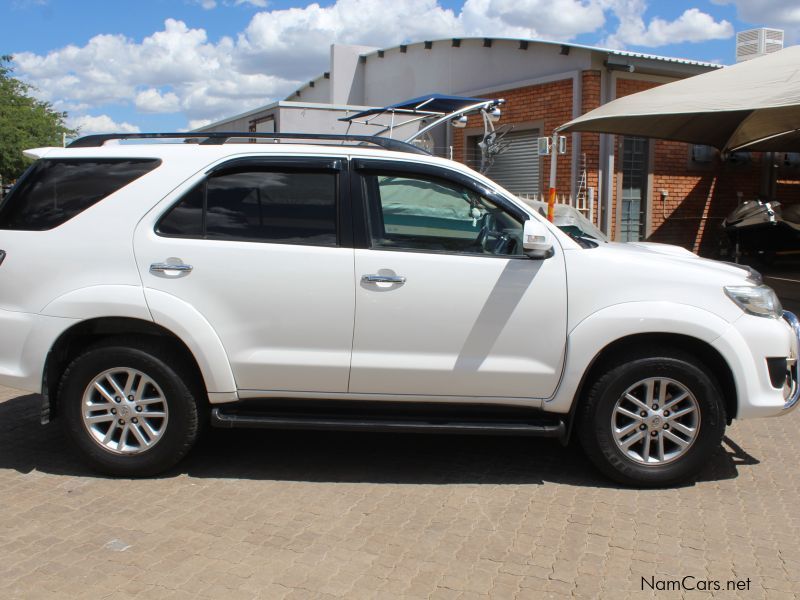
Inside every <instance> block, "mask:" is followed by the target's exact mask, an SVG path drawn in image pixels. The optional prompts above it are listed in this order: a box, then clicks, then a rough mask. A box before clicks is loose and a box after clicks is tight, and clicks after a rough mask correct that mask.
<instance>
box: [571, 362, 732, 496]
mask: <svg viewBox="0 0 800 600" xmlns="http://www.w3.org/2000/svg"><path fill="white" fill-rule="evenodd" d="M627 358H628V360H620V361H617V362H616V363H613V364H611V365H610V366H609V367H608V368H607V369H606V370H605V372H604V373H603V374H601V375H600V376H599V377H598V378H597V379H596V380H595V381H594V383H593V384H592V385H591V387H590V389H589V393H588V394H587V396H586V398H585V400H584V402H583V404H582V407H581V408H582V410H581V411H580V414H579V418H580V423H579V435H580V441H581V444H582V445H583V447H584V449H585V451H586V453H587V455H588V456H589V458H590V459H591V460H592V461H593V462H594V463H595V464H596V465H597V466H598V467H599V468H600V470H601V471H603V472H604V473H605V474H606V475H608V476H609V477H611V478H612V479H615V480H616V481H619V482H622V483H625V484H629V485H638V486H662V485H671V484H674V483H678V482H680V481H683V480H686V479H689V478H691V477H693V476H694V475H696V474H697V473H698V472H699V471H700V469H701V468H702V467H703V466H704V464H705V463H706V462H707V460H708V457H709V456H710V455H711V453H712V452H714V450H715V449H716V448H717V447H718V446H719V444H720V442H721V440H722V435H723V433H724V431H725V409H724V405H723V402H722V398H721V394H720V392H719V388H718V386H717V385H716V383H715V381H714V379H713V377H712V376H711V375H710V374H709V373H708V372H707V371H706V370H705V369H704V368H702V367H701V366H698V361H696V360H695V359H694V358H693V357H691V356H689V355H685V354H683V353H680V352H678V351H675V352H672V353H670V354H669V355H667V356H657V357H655V356H654V357H636V356H629V357H627Z"/></svg>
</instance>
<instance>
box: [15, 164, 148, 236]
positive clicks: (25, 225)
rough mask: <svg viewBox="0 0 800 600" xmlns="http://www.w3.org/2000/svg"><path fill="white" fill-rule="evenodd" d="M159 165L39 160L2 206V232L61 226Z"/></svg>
mask: <svg viewBox="0 0 800 600" xmlns="http://www.w3.org/2000/svg"><path fill="white" fill-rule="evenodd" d="M159 163H160V161H159V160H153V159H108V160H97V159H52V160H46V159H45V160H40V161H38V162H37V163H35V164H34V165H33V166H32V167H31V168H30V169H29V170H28V172H27V173H26V174H25V175H24V176H23V178H22V179H20V181H19V183H18V184H17V186H16V187H15V188H14V190H13V191H12V192H11V194H9V195H8V196H7V197H6V198H5V199H4V201H3V203H2V205H0V229H23V230H28V231H43V230H45V229H53V228H54V227H58V226H59V225H61V224H62V223H65V222H66V221H68V220H69V219H71V218H72V217H74V216H75V215H78V214H80V213H81V212H83V211H84V210H86V209H87V208H89V207H90V206H92V205H94V204H97V203H98V202H100V200H102V199H103V198H105V197H106V196H109V195H110V194H113V193H114V192H116V191H117V190H119V189H121V188H123V187H125V186H126V185H128V184H129V183H131V182H132V181H134V180H135V179H138V178H139V177H141V176H142V175H144V174H145V173H147V172H149V171H151V170H153V169H155V168H156V167H157V166H158V165H159Z"/></svg>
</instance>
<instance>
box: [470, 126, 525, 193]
mask: <svg viewBox="0 0 800 600" xmlns="http://www.w3.org/2000/svg"><path fill="white" fill-rule="evenodd" d="M481 137H482V136H474V137H472V138H471V140H472V157H471V159H472V160H470V161H469V164H470V166H471V167H472V168H474V169H476V170H478V169H479V168H480V165H481V151H480V148H478V142H479V141H480V140H481ZM538 137H539V130H538V129H525V130H523V131H509V132H508V133H506V135H505V136H504V137H503V142H504V143H506V144H508V147H507V148H506V149H505V150H504V151H503V152H502V153H501V154H498V155H497V156H495V158H494V162H493V163H492V166H491V167H489V170H488V171H486V173H485V175H486V176H487V177H488V178H490V179H491V180H493V181H496V182H497V183H499V184H500V185H501V186H503V187H504V188H506V189H507V190H508V191H510V192H511V193H513V194H524V195H528V196H533V195H536V194H537V193H538V192H539V190H541V187H540V186H539V162H540V161H539V149H538V141H537V140H538Z"/></svg>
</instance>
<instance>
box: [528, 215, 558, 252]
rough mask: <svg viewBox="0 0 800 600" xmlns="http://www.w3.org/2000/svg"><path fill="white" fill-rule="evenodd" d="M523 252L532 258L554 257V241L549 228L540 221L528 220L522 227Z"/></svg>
mask: <svg viewBox="0 0 800 600" xmlns="http://www.w3.org/2000/svg"><path fill="white" fill-rule="evenodd" d="M522 251H523V252H524V253H525V254H526V255H527V256H530V257H531V258H549V257H551V256H552V255H553V239H552V236H551V235H550V231H549V230H548V229H547V226H546V225H545V224H544V223H542V222H540V221H539V220H538V219H528V220H527V221H525V224H524V225H523V227H522Z"/></svg>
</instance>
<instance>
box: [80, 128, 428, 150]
mask: <svg viewBox="0 0 800 600" xmlns="http://www.w3.org/2000/svg"><path fill="white" fill-rule="evenodd" d="M234 138H236V139H242V138H244V139H248V140H257V139H267V140H273V141H274V142H275V143H276V144H277V143H280V140H309V141H336V142H342V144H344V143H345V142H352V143H357V144H374V145H375V146H380V147H381V148H384V149H386V150H394V151H396V152H410V153H413V154H429V152H427V151H425V150H423V149H422V148H419V147H418V146H414V145H413V144H408V143H406V142H401V141H399V140H393V139H391V138H385V137H378V136H374V135H350V134H334V133H255V132H250V131H209V132H206V133H201V132H188V133H102V134H97V135H86V136H84V137H80V138H78V139H76V140H73V141H72V142H70V143H69V144H68V145H67V148H97V147H99V146H102V145H103V144H105V143H106V142H108V141H111V140H161V139H183V140H187V141H188V140H201V141H200V142H199V144H200V145H208V146H210V145H220V144H224V143H225V142H227V141H228V140H230V139H234Z"/></svg>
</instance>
